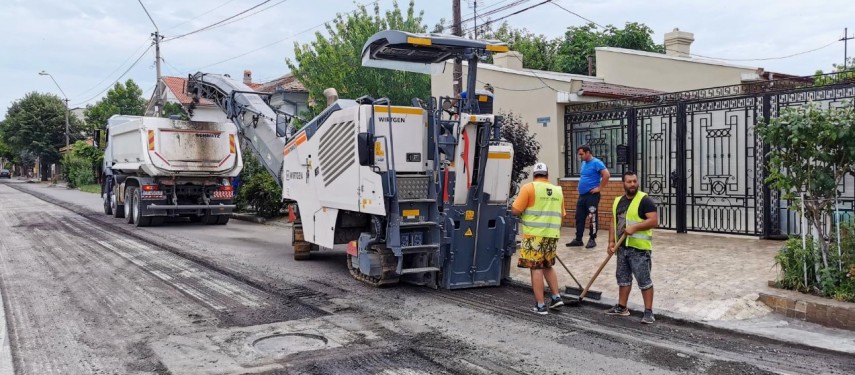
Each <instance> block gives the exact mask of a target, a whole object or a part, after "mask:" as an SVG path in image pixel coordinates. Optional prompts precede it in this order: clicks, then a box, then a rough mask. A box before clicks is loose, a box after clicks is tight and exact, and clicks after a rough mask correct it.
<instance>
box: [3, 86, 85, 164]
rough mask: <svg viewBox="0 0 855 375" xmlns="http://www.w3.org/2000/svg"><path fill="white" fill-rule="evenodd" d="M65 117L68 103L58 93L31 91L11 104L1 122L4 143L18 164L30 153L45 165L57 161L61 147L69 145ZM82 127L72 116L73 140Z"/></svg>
mask: <svg viewBox="0 0 855 375" xmlns="http://www.w3.org/2000/svg"><path fill="white" fill-rule="evenodd" d="M65 116H66V108H65V103H64V102H63V101H62V100H61V99H60V98H59V97H58V96H56V95H53V94H41V93H37V92H31V93H29V94H27V95H25V96H24V98H22V99H19V100H16V101H15V102H13V103H12V105H11V106H10V107H9V110H8V111H7V112H6V119H5V120H4V121H3V122H0V142H2V143H3V144H5V147H6V148H7V149H6V151H5V152H6V153H7V154H11V155H12V156H13V157H12V158H11V159H13V161H15V162H16V164H17V163H23V162H25V161H26V160H23V159H26V158H25V157H24V156H27V157H29V155H35V156H36V157H41V159H42V162H43V163H44V164H45V165H47V164H51V163H56V162H58V161H59V148H61V147H64V146H65ZM80 128H81V124H80V121H78V120H77V119H76V118H75V117H74V116H71V117H69V135H70V137H71V141H72V142H73V141H74V137H75V135H76V134H78V132H79V129H80Z"/></svg>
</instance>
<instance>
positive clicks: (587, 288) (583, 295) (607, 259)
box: [579, 231, 626, 301]
mask: <svg viewBox="0 0 855 375" xmlns="http://www.w3.org/2000/svg"><path fill="white" fill-rule="evenodd" d="M625 239H626V231H624V232H623V234H622V235H621V236H620V239H618V242H617V246H618V247H620V245H622V244H623V241H624V240H625ZM611 259H612V253H609V255H608V256H606V260H604V261H603V263H601V264H600V268H599V269H597V272H595V273H594V276H593V277H591V281H588V285H587V286H586V287H585V289H584V290H582V294H580V295H579V300H580V301H581V300H582V298H585V295H586V294H588V290H589V289H591V285H592V284H594V280H596V279H597V276H600V272H603V268H605V267H606V264H608V263H609V260H611Z"/></svg>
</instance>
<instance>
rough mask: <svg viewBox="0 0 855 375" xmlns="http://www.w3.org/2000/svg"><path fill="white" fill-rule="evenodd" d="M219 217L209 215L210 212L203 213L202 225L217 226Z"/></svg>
mask: <svg viewBox="0 0 855 375" xmlns="http://www.w3.org/2000/svg"><path fill="white" fill-rule="evenodd" d="M219 217H220V215H211V212H210V211H208V212H205V214H204V215H202V224H205V225H217V221H218V220H219Z"/></svg>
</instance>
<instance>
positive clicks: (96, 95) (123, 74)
mask: <svg viewBox="0 0 855 375" xmlns="http://www.w3.org/2000/svg"><path fill="white" fill-rule="evenodd" d="M150 49H151V46H148V48H146V49H145V51H143V53H142V54H140V57H138V58H137V59H136V61H134V63H133V64H131V66H129V67H128V69H127V70H125V72H124V73H122V75H120V76H119V78H116V80H115V81H113V83H111V84H110V85H109V86H107V87H105V88H104V89H103V90H101V92H99V93H97V94H95V95H94V96H92V97H91V98H89V99H86V100H84V101H82V102H79V103H75V104H74V106H75V107H77V106H79V105H81V104H86V103H87V102H89V101H90V100H92V99H95V98H97V97H98V96H100V95H101V94H103V93H104V91H107V90H108V89H109V88H110V87H113V85H115V84H116V83H117V82H119V80H121V79H122V78H123V77H124V76H125V75H126V74H128V72H130V71H131V69H133V67H135V66H136V65H137V64H138V63H139V62H140V60H142V58H143V57H145V54H146V53H148V51H149V50H150Z"/></svg>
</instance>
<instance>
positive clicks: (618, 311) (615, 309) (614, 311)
mask: <svg viewBox="0 0 855 375" xmlns="http://www.w3.org/2000/svg"><path fill="white" fill-rule="evenodd" d="M606 315H616V316H629V309H627V308H626V307H621V306H620V305H614V306H612V308H610V309H608V310H606Z"/></svg>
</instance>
